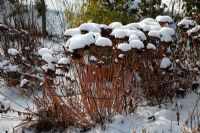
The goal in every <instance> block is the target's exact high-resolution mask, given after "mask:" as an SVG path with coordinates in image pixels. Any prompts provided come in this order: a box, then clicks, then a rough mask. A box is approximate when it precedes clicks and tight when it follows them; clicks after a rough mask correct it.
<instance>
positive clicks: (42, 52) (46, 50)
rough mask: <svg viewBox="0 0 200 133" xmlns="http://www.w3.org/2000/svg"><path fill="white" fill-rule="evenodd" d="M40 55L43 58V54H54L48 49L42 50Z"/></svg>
mask: <svg viewBox="0 0 200 133" xmlns="http://www.w3.org/2000/svg"><path fill="white" fill-rule="evenodd" d="M38 54H39V55H40V56H42V55H43V54H52V52H51V51H50V50H49V49H48V48H41V49H40V50H39V52H38Z"/></svg>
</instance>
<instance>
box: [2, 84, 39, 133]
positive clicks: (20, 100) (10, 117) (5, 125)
mask: <svg viewBox="0 0 200 133" xmlns="http://www.w3.org/2000/svg"><path fill="white" fill-rule="evenodd" d="M15 89H16V88H9V87H7V86H6V85H5V84H4V82H2V81H0V92H1V93H3V94H5V95H6V96H7V97H9V98H10V99H12V101H11V100H10V99H8V100H9V102H10V106H11V109H14V110H17V111H22V112H26V110H25V108H30V109H31V110H35V106H34V104H33V103H32V102H31V101H30V99H28V98H25V97H22V96H21V95H19V94H18V93H17V92H16V91H13V90H15ZM0 95H2V94H0ZM4 97H5V96H4ZM5 98H6V97H5ZM18 104H19V105H18ZM23 119H24V117H23V116H21V117H20V116H18V113H16V112H12V111H9V112H8V113H6V114H4V113H2V114H1V113H0V133H5V132H6V131H8V133H10V132H13V128H14V127H16V126H18V125H19V124H20V123H21V122H22V120H23Z"/></svg>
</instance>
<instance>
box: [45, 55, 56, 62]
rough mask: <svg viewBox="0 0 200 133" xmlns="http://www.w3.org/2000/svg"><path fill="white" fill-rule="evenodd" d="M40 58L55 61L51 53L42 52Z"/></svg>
mask: <svg viewBox="0 0 200 133" xmlns="http://www.w3.org/2000/svg"><path fill="white" fill-rule="evenodd" d="M42 60H44V61H45V62H46V63H53V62H55V60H54V58H53V56H52V55H51V54H43V55H42Z"/></svg>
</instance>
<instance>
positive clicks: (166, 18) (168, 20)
mask: <svg viewBox="0 0 200 133" xmlns="http://www.w3.org/2000/svg"><path fill="white" fill-rule="evenodd" d="M156 21H157V22H164V23H173V19H172V18H171V17H170V16H161V15H159V16H157V17H156Z"/></svg>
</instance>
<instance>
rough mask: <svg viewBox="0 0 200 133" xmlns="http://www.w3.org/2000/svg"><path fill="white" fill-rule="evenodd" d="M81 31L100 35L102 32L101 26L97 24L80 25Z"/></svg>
mask: <svg viewBox="0 0 200 133" xmlns="http://www.w3.org/2000/svg"><path fill="white" fill-rule="evenodd" d="M79 28H80V30H81V31H88V32H90V31H91V32H97V33H100V32H101V30H100V28H99V26H97V24H95V23H83V24H81V25H80V27H79Z"/></svg>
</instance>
